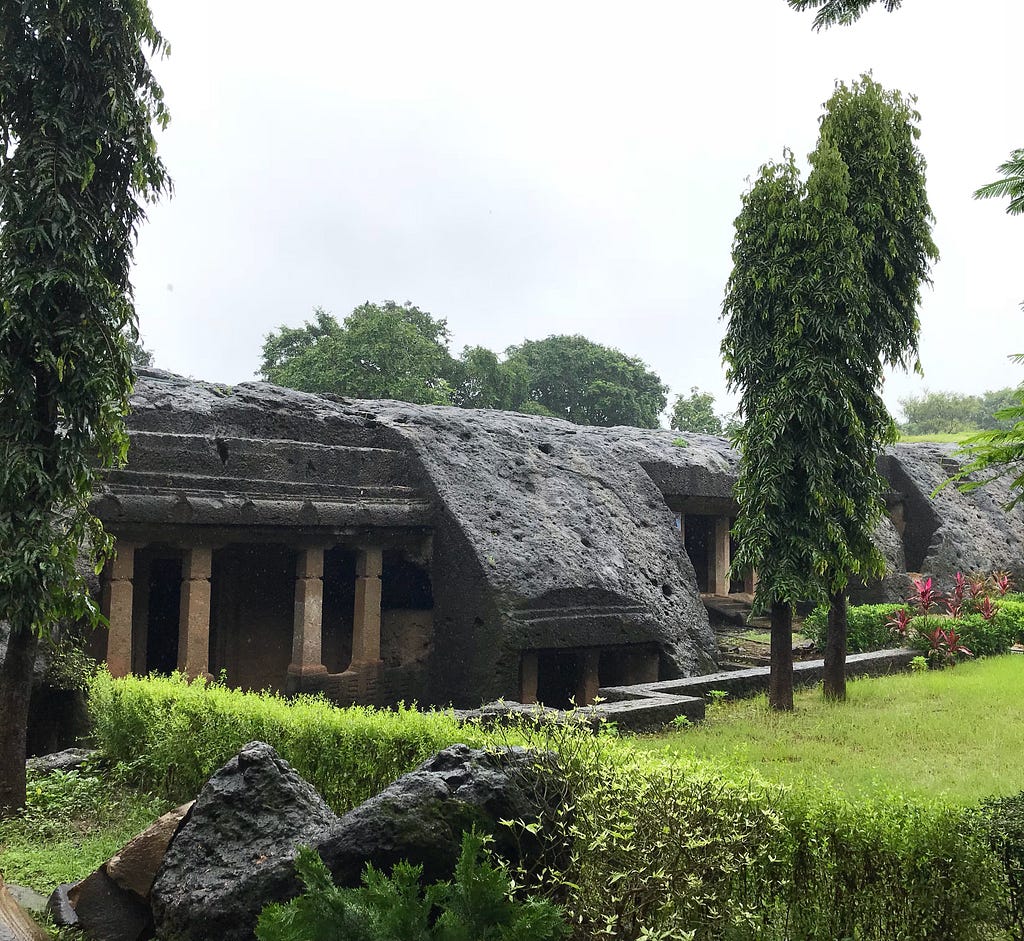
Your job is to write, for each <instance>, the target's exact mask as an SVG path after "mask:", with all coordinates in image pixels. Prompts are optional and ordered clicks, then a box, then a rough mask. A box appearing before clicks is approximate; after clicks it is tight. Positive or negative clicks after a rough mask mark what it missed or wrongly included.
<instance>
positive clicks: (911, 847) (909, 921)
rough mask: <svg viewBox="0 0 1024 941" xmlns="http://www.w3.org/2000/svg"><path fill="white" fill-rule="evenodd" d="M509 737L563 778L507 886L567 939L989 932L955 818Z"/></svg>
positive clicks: (874, 937)
mask: <svg viewBox="0 0 1024 941" xmlns="http://www.w3.org/2000/svg"><path fill="white" fill-rule="evenodd" d="M506 734H508V735H509V741H511V740H513V739H515V740H525V741H527V742H528V744H529V745H530V746H531V747H533V748H535V749H540V750H553V751H556V752H557V753H558V754H559V756H560V760H561V764H562V767H563V770H564V771H565V773H566V774H567V776H568V779H569V782H570V789H569V790H570V797H569V799H568V800H566V801H565V802H564V803H563V805H562V808H561V810H560V814H559V817H558V819H557V820H556V821H555V825H554V827H553V828H552V832H553V833H555V834H560V835H561V839H560V840H553V844H552V848H551V852H550V854H549V855H548V857H547V858H546V859H544V860H543V862H542V863H541V864H540V865H539V866H537V867H536V868H535V869H534V870H532V871H530V872H525V871H521V872H519V873H517V874H516V879H517V882H519V883H520V884H521V885H524V886H526V887H527V888H528V889H529V890H530V891H531V892H534V893H538V894H543V895H546V896H547V897H548V898H551V899H552V900H554V901H556V902H558V903H560V904H562V905H563V906H564V907H565V909H566V912H567V915H568V917H569V921H570V924H572V925H573V927H574V934H573V938H574V939H576V941H604V939H607V941H611V939H616V941H654V939H662V941H668V939H672V941H675V939H677V938H679V939H682V938H685V939H690V941H712V939H730V941H740V939H743V941H754V939H758V941H761V939H768V941H782V939H786V941H818V939H825V938H828V939H833V938H837V939H839V938H857V939H859V941H889V939H894V938H895V939H904V941H911V939H913V941H940V939H942V941H971V939H981V938H984V937H991V933H990V929H991V927H992V925H993V924H995V923H996V922H997V921H998V918H999V912H998V899H999V892H1000V888H999V886H1000V880H999V871H998V865H997V863H996V860H995V857H994V855H993V854H992V852H991V850H990V849H989V847H988V846H987V844H986V842H985V840H984V839H983V838H982V837H981V836H980V835H978V834H977V833H974V832H972V831H971V830H970V828H965V827H964V826H963V825H962V818H963V815H964V814H965V811H963V810H962V809H960V808H957V807H953V806H944V805H943V804H942V802H941V801H935V800H928V801H913V800H909V801H908V800H907V798H906V797H905V796H904V795H896V794H893V795H887V794H883V795H879V796H878V797H877V798H875V799H873V800H870V801H857V802H850V801H847V800H845V799H843V798H841V797H839V796H838V795H835V794H831V793H821V792H820V791H818V790H813V789H810V788H808V789H802V790H796V791H791V790H788V789H786V788H783V787H778V786H772V785H768V784H765V783H764V782H761V781H759V780H758V779H757V777H756V776H755V775H753V774H751V773H749V772H741V771H739V770H736V769H729V770H724V769H723V768H721V767H718V768H715V767H712V766H711V765H708V764H699V763H696V762H692V763H689V764H687V763H685V762H682V761H679V760H669V759H667V758H665V757H663V756H660V755H653V754H647V755H640V754H637V753H634V752H632V751H631V750H630V749H629V747H628V745H627V744H626V743H623V742H616V741H614V740H612V741H605V742H601V740H600V739H598V740H594V739H590V738H589V737H588V738H578V739H576V738H574V736H576V734H577V733H576V732H575V731H574V730H573V729H572V727H571V726H570V727H566V726H555V727H552V726H545V725H544V724H540V725H535V726H533V727H532V728H529V729H527V728H522V729H519V730H517V731H515V732H514V733H506ZM511 825H512V826H513V828H515V827H517V826H518V827H519V828H520V829H525V826H526V825H524V824H517V823H515V822H511ZM566 845H568V846H569V847H570V851H569V853H568V856H564V855H563V856H562V857H559V852H561V851H562V850H563V849H564V847H565V846H566Z"/></svg>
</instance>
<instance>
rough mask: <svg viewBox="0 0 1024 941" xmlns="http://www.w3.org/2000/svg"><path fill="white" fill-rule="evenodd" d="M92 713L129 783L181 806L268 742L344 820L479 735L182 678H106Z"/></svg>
mask: <svg viewBox="0 0 1024 941" xmlns="http://www.w3.org/2000/svg"><path fill="white" fill-rule="evenodd" d="M89 712H90V715H91V717H92V721H93V725H94V729H95V735H96V739H97V743H98V745H99V747H100V748H101V749H102V751H103V752H104V754H105V755H106V756H108V757H109V758H110V759H112V760H113V761H115V762H119V763H120V764H121V765H122V766H124V767H125V769H126V773H127V774H128V776H129V777H130V778H131V779H132V780H133V781H135V782H137V783H139V784H140V785H141V786H144V787H146V788H148V789H150V790H152V791H153V792H155V793H158V794H160V795H163V796H166V797H169V798H170V799H172V800H176V801H180V800H188V799H190V798H193V797H195V796H196V794H197V793H198V792H199V790H200V788H201V787H202V786H203V784H204V783H205V782H206V780H207V779H208V778H209V776H210V775H211V774H212V773H213V772H214V771H215V770H216V769H217V768H219V767H220V766H221V765H223V764H224V763H225V762H226V761H227V760H228V759H229V758H231V757H232V756H233V755H234V754H236V753H237V752H238V751H239V749H240V748H241V747H242V746H243V745H245V744H246V743H247V742H251V741H254V740H259V741H263V742H268V743H269V744H271V745H273V746H274V748H276V749H277V750H278V752H280V754H281V755H282V757H284V758H285V759H287V760H288V761H289V762H290V763H291V764H292V765H293V766H294V767H295V769H296V770H297V771H298V772H299V774H301V775H302V776H303V777H304V778H305V779H306V780H307V781H309V782H310V783H311V784H313V786H314V787H316V789H317V790H318V791H319V792H320V793H321V794H322V795H323V796H324V799H325V800H326V801H327V802H328V803H329V804H330V805H331V807H332V808H333V809H334V810H335V811H336V812H339V813H341V812H344V811H346V810H348V809H350V808H351V807H353V806H355V805H356V804H359V803H361V802H362V801H364V800H366V799H367V798H368V797H370V796H371V795H373V794H376V793H377V792H378V791H380V790H381V789H383V788H384V787H386V786H387V785H388V784H390V783H391V782H392V781H393V780H395V778H397V777H400V776H401V775H402V774H405V773H406V772H407V771H410V770H412V768H414V767H415V766H416V765H417V764H418V763H419V762H421V761H423V760H424V759H426V758H428V757H430V756H431V755H432V754H434V753H435V752H437V751H439V750H440V749H442V748H445V747H447V746H448V745H451V744H453V743H455V742H467V741H468V744H473V741H472V740H468V739H469V737H470V736H472V735H473V734H474V732H475V730H474V729H473V728H472V727H466V726H463V725H460V723H459V722H457V721H456V719H455V717H454V715H452V714H451V713H450V712H420V711H418V710H416V709H415V708H412V707H405V706H400V707H399V708H398V709H395V710H384V709H373V708H370V707H351V708H346V709H340V708H338V707H337V706H334V705H332V704H331V703H329V702H327V701H326V700H324V699H322V698H315V697H309V696H304V697H298V698H296V699H291V700H289V699H284V698H283V697H281V696H277V695H273V694H270V693H247V692H242V691H241V690H234V689H228V688H227V687H225V686H221V685H218V684H205V683H203V682H191V683H190V682H188V681H187V680H186V679H185V678H184V677H182V676H180V675H176V676H172V677H155V676H154V677H135V676H129V677H124V678H123V679H113V678H111V676H110V674H109V673H107V672H106V671H100V672H99V673H97V674H96V676H95V678H94V679H93V680H92V682H91V685H90V691H89Z"/></svg>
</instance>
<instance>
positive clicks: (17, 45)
mask: <svg viewBox="0 0 1024 941" xmlns="http://www.w3.org/2000/svg"><path fill="white" fill-rule="evenodd" d="M144 48H145V49H149V50H150V52H152V53H153V54H156V55H159V54H160V53H161V52H163V51H164V48H165V44H164V40H163V38H162V37H161V35H160V34H159V33H158V32H157V31H156V29H155V28H154V26H153V23H152V20H151V18H150V13H149V9H148V7H147V6H146V3H145V2H144V0H137V2H133V3H130V4H122V3H115V2H112V0H100V2H95V0H69V2H65V3H60V4H47V3H38V2H33V0H16V2H9V3H4V4H3V5H2V7H0V61H2V62H3V63H4V67H3V69H2V70H0V307H2V316H0V428H2V429H3V433H2V435H0V545H2V546H3V548H4V551H3V552H2V553H0V611H3V612H4V616H5V617H6V618H7V619H9V620H10V621H11V623H12V626H13V627H14V629H15V630H16V631H27V630H30V629H33V628H34V629H35V630H36V631H38V632H40V633H42V632H43V631H44V630H45V628H46V627H47V626H48V625H50V624H51V623H53V622H55V621H57V620H59V619H61V618H64V617H80V616H85V615H89V616H92V617H94V618H95V616H96V611H95V609H94V606H93V604H92V602H91V600H90V597H91V596H90V594H89V592H88V590H87V589H86V586H85V581H84V577H83V575H82V574H81V573H79V572H78V571H76V569H75V560H76V559H77V557H78V554H79V552H80V550H81V547H82V546H88V547H91V549H92V551H93V552H94V553H95V554H96V555H98V556H102V555H103V554H104V552H105V551H106V550H107V548H108V541H107V539H106V537H105V535H104V534H103V531H102V528H101V526H100V524H99V521H98V520H96V519H95V517H93V516H92V515H91V514H90V513H89V496H90V491H91V486H92V483H93V481H94V480H95V477H96V474H97V473H99V472H100V471H101V470H102V469H103V468H105V467H109V466H111V465H113V464H116V463H118V462H120V461H121V460H123V458H124V455H125V451H126V448H127V438H126V435H125V432H124V423H123V417H122V416H123V415H124V414H125V412H126V411H127V404H128V394H129V392H130V390H131V384H132V366H131V360H130V350H129V341H130V340H131V339H133V338H134V337H135V336H136V334H137V331H136V325H135V324H136V321H135V310H134V307H133V305H132V301H131V286H130V284H129V280H128V275H129V269H130V265H131V259H132V254H133V250H134V241H135V235H136V231H137V229H138V226H139V224H140V223H141V222H142V220H143V218H144V215H145V213H144V211H143V207H142V201H143V200H144V199H153V198H156V197H157V196H158V195H159V194H161V193H162V192H164V191H165V190H166V189H167V188H168V185H169V184H168V180H167V176H166V174H165V171H164V167H163V165H162V163H161V162H160V160H159V159H158V158H157V156H156V143H155V140H154V137H153V132H152V124H153V123H154V122H156V123H157V124H159V125H161V126H163V125H164V124H166V122H167V117H168V116H167V112H166V110H165V108H164V105H163V93H162V91H161V89H160V86H159V85H158V84H157V83H156V81H155V80H154V78H153V75H152V73H151V72H150V68H149V64H148V61H147V58H146V54H145V51H144Z"/></svg>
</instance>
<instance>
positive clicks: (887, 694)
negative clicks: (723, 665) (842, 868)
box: [637, 655, 1024, 804]
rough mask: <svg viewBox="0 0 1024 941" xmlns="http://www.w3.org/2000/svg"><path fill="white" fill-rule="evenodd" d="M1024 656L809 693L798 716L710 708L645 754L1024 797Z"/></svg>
mask: <svg viewBox="0 0 1024 941" xmlns="http://www.w3.org/2000/svg"><path fill="white" fill-rule="evenodd" d="M1022 692H1024V657H1021V656H1012V655H1007V656H1003V657H992V658H988V659H985V660H981V661H978V662H974V663H971V662H969V663H963V664H960V665H959V666H957V667H956V668H955V669H953V670H945V671H930V672H925V673H912V674H900V675H897V676H891V677H885V678H882V679H859V680H853V681H851V682H850V684H849V699H848V701H847V702H846V703H845V704H834V703H826V702H825V701H824V700H823V699H822V696H821V689H820V687H819V688H816V689H808V690H800V691H798V692H797V694H796V709H795V711H794V712H792V713H788V714H786V713H773V712H771V711H769V709H768V706H767V701H766V699H765V698H764V697H763V696H762V697H758V698H756V699H751V700H744V701H740V702H735V703H728V702H727V703H724V704H722V705H712V706H711V707H710V708H709V709H708V721H707V722H705V723H704V724H703V725H700V726H695V727H693V728H689V729H683V730H680V731H674V732H670V733H666V734H663V735H658V736H648V737H644V738H641V739H638V741H637V747H638V748H641V749H646V750H649V751H652V752H666V751H667V752H669V753H674V754H679V755H685V756H692V757H694V758H697V759H704V760H711V761H714V762H716V763H724V764H726V765H729V766H732V767H735V768H737V769H743V768H747V769H754V770H756V771H757V772H758V773H760V774H762V775H763V776H764V777H766V778H768V779H769V780H773V781H779V782H782V783H786V784H794V785H797V784H799V785H801V786H804V785H807V784H808V783H811V784H814V783H816V782H820V783H822V784H831V785H833V786H834V787H835V788H836V789H838V790H839V791H841V792H843V793H846V794H848V795H849V796H851V797H863V796H868V795H870V794H872V793H875V792H877V791H878V790H879V789H888V790H895V791H897V792H899V793H902V794H907V795H911V794H912V795H918V796H921V797H937V796H939V795H943V796H945V797H946V798H948V799H950V800H952V801H955V802H957V803H963V804H969V803H973V802H975V801H977V800H980V799H981V798H983V797H987V796H990V795H1007V794H1012V793H1017V792H1019V791H1021V790H1022V789H1024V696H1022Z"/></svg>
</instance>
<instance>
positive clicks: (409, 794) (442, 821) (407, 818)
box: [316, 745, 566, 886]
mask: <svg viewBox="0 0 1024 941" xmlns="http://www.w3.org/2000/svg"><path fill="white" fill-rule="evenodd" d="M565 796H566V791H565V784H564V779H563V778H562V777H561V775H560V774H559V772H558V768H557V766H556V764H555V763H554V758H553V757H549V756H543V755H538V754H537V753H534V752H529V751H527V750H526V749H523V748H513V749H501V750H498V751H483V750H481V749H475V748H469V747H468V746H466V745H452V746H451V747H450V748H446V749H444V750H443V751H441V752H438V753H437V754H436V755H434V757H432V758H430V759H428V760H427V761H425V762H424V763H423V764H421V765H420V766H419V767H418V768H416V769H415V770H414V771H411V772H410V773H409V774H406V775H404V776H402V777H401V778H399V779H398V780H397V781H395V783H394V784H392V785H391V786H390V787H388V788H386V789H385V790H383V791H381V793H380V794H378V795H377V796H376V797H371V798H370V799H369V800H368V801H366V802H365V803H364V804H361V805H360V806H358V807H356V808H355V809H353V810H351V811H349V812H348V813H347V814H345V816H343V817H342V818H341V819H340V820H339V821H338V823H337V824H335V825H334V826H333V827H332V828H331V829H330V831H328V833H327V834H326V835H324V836H323V837H322V838H321V839H320V840H319V842H318V843H317V844H316V848H317V850H318V851H319V852H320V856H321V857H322V858H323V860H324V862H325V863H327V866H328V868H329V869H330V870H331V872H332V874H333V875H334V881H335V882H337V883H338V884H339V885H347V886H354V885H358V884H359V880H360V876H361V874H362V871H363V868H364V866H365V865H366V863H367V862H370V863H373V865H374V867H375V868H378V869H385V870H386V869H390V868H391V867H392V866H393V865H394V864H395V863H396V862H398V861H399V860H403V859H405V860H409V861H410V862H412V863H415V864H417V865H420V866H422V867H423V878H424V880H425V881H426V882H435V881H437V880H438V879H447V878H449V877H450V876H451V874H452V872H453V870H454V868H455V863H456V860H457V859H458V856H459V850H460V848H461V844H462V834H463V833H464V832H465V831H467V830H469V829H471V828H473V827H476V829H477V830H478V831H481V832H484V833H488V834H490V835H491V836H493V837H494V841H495V842H494V848H495V850H496V852H498V853H499V854H500V855H501V856H503V857H504V858H505V859H507V860H509V861H510V862H515V863H519V862H522V863H525V864H527V865H530V864H532V863H536V862H538V861H539V858H540V856H541V855H542V854H543V853H548V852H555V853H557V852H558V851H559V847H558V846H557V845H553V841H554V839H555V838H556V835H555V834H549V833H548V832H546V831H545V829H544V824H545V822H546V821H548V820H550V819H551V817H552V815H553V814H554V812H555V810H556V808H557V807H558V805H559V804H561V803H562V802H563V801H564V798H565ZM503 820H512V821H523V822H524V823H526V824H533V823H535V822H540V823H541V829H540V830H539V831H538V833H537V834H536V835H535V836H531V835H530V834H529V833H528V832H526V833H524V832H522V831H521V830H519V829H517V830H516V831H515V833H513V830H512V829H511V828H509V827H507V826H505V825H503V824H502V823H501V821H503Z"/></svg>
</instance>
